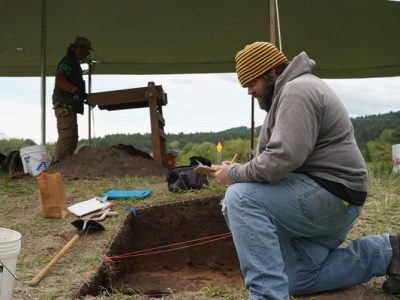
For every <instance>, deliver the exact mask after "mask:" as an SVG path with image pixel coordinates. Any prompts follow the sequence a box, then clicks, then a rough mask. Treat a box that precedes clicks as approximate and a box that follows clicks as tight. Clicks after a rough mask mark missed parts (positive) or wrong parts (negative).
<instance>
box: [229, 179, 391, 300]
mask: <svg viewBox="0 0 400 300" xmlns="http://www.w3.org/2000/svg"><path fill="white" fill-rule="evenodd" d="M222 211H223V214H224V216H225V219H226V221H227V224H228V227H229V228H230V230H231V232H232V236H233V241H234V244H235V248H236V252H237V254H238V257H239V261H240V268H241V271H242V274H243V276H244V280H245V285H246V288H247V289H248V290H249V299H252V300H255V299H279V300H282V299H289V293H290V294H295V295H302V294H312V293H317V292H321V291H327V290H333V289H338V288H342V287H346V286H350V285H356V284H361V283H364V282H367V281H368V280H370V279H371V277H373V276H382V275H385V274H386V270H387V267H388V265H389V262H390V259H391V256H392V250H391V247H390V243H389V238H388V235H387V234H384V235H379V236H368V237H363V238H359V239H357V240H354V241H352V242H350V243H349V244H348V245H347V246H346V247H344V246H340V245H341V244H342V242H343V241H344V240H345V238H346V235H347V233H348V231H349V230H350V229H351V227H352V225H353V224H354V223H355V221H356V219H357V217H358V215H359V214H360V212H361V207H359V206H354V205H345V204H344V203H343V202H342V201H341V200H340V199H339V198H337V197H336V196H334V195H333V194H331V193H329V192H328V191H326V190H325V189H323V188H322V187H320V186H319V185H318V184H317V183H315V182H314V181H313V180H312V179H310V178H309V177H307V176H306V175H304V174H298V173H292V174H289V175H288V176H287V177H285V178H283V179H282V180H281V181H279V182H278V183H276V184H268V183H236V184H233V185H231V186H230V187H229V188H228V189H227V191H226V194H225V198H224V200H223V207H222ZM339 246H340V247H339Z"/></svg>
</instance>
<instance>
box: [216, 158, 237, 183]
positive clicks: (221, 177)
mask: <svg viewBox="0 0 400 300" xmlns="http://www.w3.org/2000/svg"><path fill="white" fill-rule="evenodd" d="M228 170H229V164H227V163H225V162H223V163H222V165H220V166H218V171H216V172H214V174H213V176H214V177H216V178H217V181H218V182H219V183H220V184H222V185H231V184H233V183H234V182H233V181H232V180H231V179H230V178H229V176H228Z"/></svg>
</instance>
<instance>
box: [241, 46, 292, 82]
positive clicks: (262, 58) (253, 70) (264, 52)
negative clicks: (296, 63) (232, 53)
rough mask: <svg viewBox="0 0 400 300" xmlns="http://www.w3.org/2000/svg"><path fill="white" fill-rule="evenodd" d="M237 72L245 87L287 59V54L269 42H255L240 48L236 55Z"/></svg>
mask: <svg viewBox="0 0 400 300" xmlns="http://www.w3.org/2000/svg"><path fill="white" fill-rule="evenodd" d="M235 60H236V73H237V75H238V79H239V81H240V84H241V85H242V86H243V87H247V85H248V84H249V83H250V82H251V81H252V80H254V79H256V78H258V77H260V76H261V75H262V74H264V73H265V72H267V71H268V70H270V69H272V68H273V67H276V66H277V65H279V64H281V63H283V62H285V61H287V58H286V56H285V54H283V53H282V52H281V51H279V50H278V48H276V47H275V46H274V45H273V44H271V43H268V42H255V43H253V44H250V45H247V46H246V47H244V49H243V50H240V51H239V52H238V53H237V54H236V57H235Z"/></svg>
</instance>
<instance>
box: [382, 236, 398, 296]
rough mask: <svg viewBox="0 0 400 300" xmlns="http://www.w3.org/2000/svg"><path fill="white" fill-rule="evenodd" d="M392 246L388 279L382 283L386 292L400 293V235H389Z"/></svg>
mask: <svg viewBox="0 0 400 300" xmlns="http://www.w3.org/2000/svg"><path fill="white" fill-rule="evenodd" d="M389 241H390V246H391V247H392V259H391V260H390V263H389V267H388V269H387V271H386V273H387V275H388V279H386V280H385V282H384V283H383V285H382V289H383V290H384V292H385V293H388V294H392V295H396V294H400V235H399V234H396V235H389Z"/></svg>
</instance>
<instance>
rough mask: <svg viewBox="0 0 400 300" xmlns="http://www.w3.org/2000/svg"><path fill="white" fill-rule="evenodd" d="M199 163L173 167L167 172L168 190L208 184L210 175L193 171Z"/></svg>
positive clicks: (195, 187) (194, 187) (196, 187)
mask: <svg viewBox="0 0 400 300" xmlns="http://www.w3.org/2000/svg"><path fill="white" fill-rule="evenodd" d="M196 167H197V165H191V166H179V167H175V168H172V169H170V170H169V171H168V173H167V183H168V190H169V191H171V192H179V191H186V190H191V189H200V188H202V187H204V186H207V185H208V177H207V175H204V174H198V173H195V172H193V169H194V168H196Z"/></svg>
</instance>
